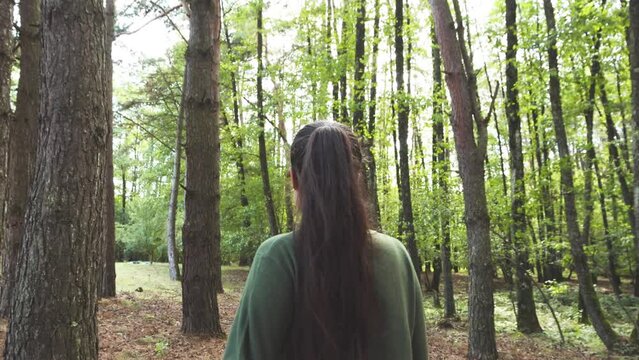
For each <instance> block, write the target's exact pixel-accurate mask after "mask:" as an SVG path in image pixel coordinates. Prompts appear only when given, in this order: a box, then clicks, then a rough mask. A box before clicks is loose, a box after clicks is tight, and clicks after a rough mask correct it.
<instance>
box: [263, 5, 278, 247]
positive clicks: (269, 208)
mask: <svg viewBox="0 0 639 360" xmlns="http://www.w3.org/2000/svg"><path fill="white" fill-rule="evenodd" d="M257 6H258V8H257V118H258V123H259V127H260V133H259V135H258V143H259V152H260V171H261V174H262V191H263V192H264V202H265V205H266V213H267V215H268V224H269V229H270V232H271V236H275V235H277V234H279V232H280V229H279V226H278V224H277V215H276V214H275V204H274V203H273V191H272V189H271V180H270V177H269V173H268V160H267V158H266V156H267V155H266V139H265V137H264V123H265V121H266V115H265V114H264V90H263V86H262V81H263V78H264V63H263V57H262V51H263V50H264V43H263V41H264V40H263V34H262V32H263V31H264V27H263V25H262V7H263V6H264V4H263V2H262V0H259V2H258V5H257Z"/></svg>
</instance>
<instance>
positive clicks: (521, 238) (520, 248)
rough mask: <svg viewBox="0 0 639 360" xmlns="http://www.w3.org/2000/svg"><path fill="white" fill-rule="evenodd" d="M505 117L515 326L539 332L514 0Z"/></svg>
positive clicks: (509, 11) (509, 0) (509, 7)
mask: <svg viewBox="0 0 639 360" xmlns="http://www.w3.org/2000/svg"><path fill="white" fill-rule="evenodd" d="M506 42H507V47H506V117H507V118H508V145H509V150H510V172H511V191H510V195H511V197H510V198H511V206H510V216H511V225H510V234H511V235H510V236H511V239H512V240H513V247H514V249H515V252H514V253H515V254H514V264H515V270H516V271H515V274H516V276H515V281H516V284H515V285H516V286H515V289H516V293H517V330H519V331H521V332H522V333H524V334H531V333H536V332H541V331H542V330H541V326H540V325H539V320H538V319H537V311H536V309H535V299H534V298H533V289H532V280H531V278H530V277H529V276H528V270H529V269H530V267H531V266H530V260H529V257H528V246H529V243H528V239H527V236H526V233H527V228H526V227H527V226H526V225H527V221H526V211H525V209H524V202H525V199H526V187H525V183H524V181H525V178H524V154H523V151H522V144H521V117H520V114H519V89H518V88H517V86H518V85H517V82H518V79H519V73H518V71H517V46H518V45H517V1H516V0H506Z"/></svg>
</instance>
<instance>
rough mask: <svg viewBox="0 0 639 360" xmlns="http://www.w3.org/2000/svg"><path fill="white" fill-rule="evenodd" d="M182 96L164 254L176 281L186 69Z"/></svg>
mask: <svg viewBox="0 0 639 360" xmlns="http://www.w3.org/2000/svg"><path fill="white" fill-rule="evenodd" d="M183 73H184V74H183V78H182V79H183V80H182V96H181V99H180V109H179V114H178V117H177V122H176V130H175V154H174V156H175V158H173V174H172V176H171V194H170V195H169V211H168V218H167V222H166V252H167V257H168V258H169V277H170V278H171V280H173V281H176V280H180V279H181V275H180V264H179V260H178V259H179V256H178V249H177V245H176V240H175V233H176V231H175V222H176V218H177V206H178V197H179V195H180V174H181V172H182V132H183V130H182V128H183V126H184V106H185V103H184V100H185V99H184V97H185V95H186V91H185V90H186V80H187V79H188V75H187V73H186V67H185V68H184V72H183Z"/></svg>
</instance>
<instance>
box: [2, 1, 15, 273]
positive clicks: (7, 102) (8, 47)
mask: <svg viewBox="0 0 639 360" xmlns="http://www.w3.org/2000/svg"><path fill="white" fill-rule="evenodd" d="M13 7H14V3H13V0H0V252H1V253H2V254H4V253H5V250H4V249H5V240H4V239H5V201H6V200H5V199H6V195H7V191H6V188H7V180H8V179H7V165H8V163H7V161H8V152H9V146H8V140H9V138H8V135H9V121H10V120H11V115H12V114H11V67H12V66H13V41H11V39H12V38H13V36H12V34H11V27H12V26H13ZM1 266H2V265H1V264H0V269H1ZM0 283H4V280H3V279H2V278H0Z"/></svg>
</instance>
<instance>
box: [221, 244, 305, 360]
mask: <svg viewBox="0 0 639 360" xmlns="http://www.w3.org/2000/svg"><path fill="white" fill-rule="evenodd" d="M263 245H265V244H263ZM263 248H264V246H263V247H261V248H260V250H258V253H257V254H256V257H255V260H254V261H253V265H252V266H251V270H250V272H249V276H248V279H247V281H246V285H245V287H244V294H243V295H242V300H241V302H240V306H239V308H238V310H237V313H236V315H235V321H234V322H233V327H232V328H231V333H230V335H229V338H228V342H227V345H226V351H225V353H224V359H225V360H244V359H253V360H256V359H259V360H271V359H273V360H275V359H283V358H285V342H286V338H287V337H288V331H289V327H290V323H291V319H292V317H291V313H292V311H291V310H292V308H293V304H292V300H291V299H292V292H293V274H292V273H291V272H290V268H288V266H286V264H285V263H284V262H282V261H278V259H276V258H274V257H273V256H272V254H268V253H269V250H272V249H269V250H265V251H262V250H264V249H263ZM267 248H268V247H267ZM265 253H266V254H265ZM287 268H288V271H287Z"/></svg>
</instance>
